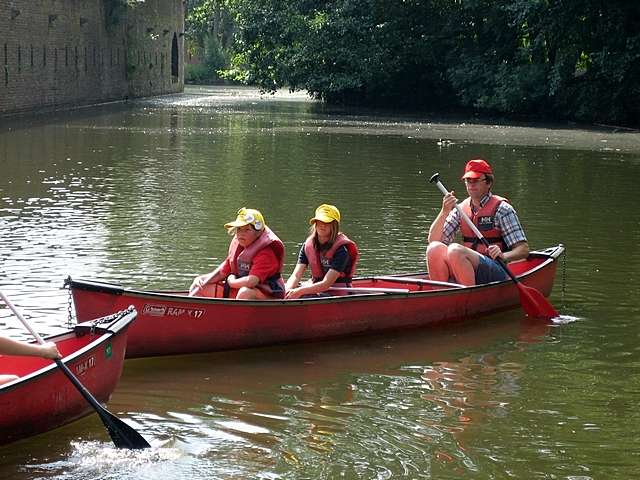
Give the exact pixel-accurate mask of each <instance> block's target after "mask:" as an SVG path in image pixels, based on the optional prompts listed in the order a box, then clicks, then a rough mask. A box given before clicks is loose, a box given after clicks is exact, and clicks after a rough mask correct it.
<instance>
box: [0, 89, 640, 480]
mask: <svg viewBox="0 0 640 480" xmlns="http://www.w3.org/2000/svg"><path fill="white" fill-rule="evenodd" d="M473 157H483V158H486V159H488V160H489V161H490V162H491V164H492V165H493V167H494V171H495V173H496V177H497V182H496V185H495V191H496V192H497V193H499V194H501V195H504V196H506V197H508V198H509V199H510V201H511V202H512V203H513V204H514V205H515V206H516V208H517V210H518V212H519V214H520V218H521V220H522V222H523V224H524V226H525V229H526V232H527V236H528V238H529V243H530V245H531V247H532V248H544V247H547V246H551V245H555V244H557V243H563V244H565V246H566V247H567V255H566V259H565V260H566V261H563V262H562V263H561V265H560V268H559V271H558V277H557V281H556V287H555V289H554V293H553V295H552V297H551V301H552V302H553V303H554V305H555V306H556V307H557V308H559V309H560V310H561V311H562V313H563V314H565V315H567V316H571V317H574V318H575V321H571V322H567V323H564V324H560V325H541V324H539V323H536V322H531V321H528V320H527V319H525V318H524V316H523V314H522V312H520V311H514V312H511V313H508V314H503V315H497V316H494V317H488V318H485V319H482V320H481V321H480V322H470V323H465V324H462V325H456V326H452V327H450V328H442V329H437V330H419V331H413V332H404V333H397V334H386V335H383V336H373V337H371V336H369V337H358V338H355V339H348V340H342V341H335V342H322V343H312V344H303V345H293V346H286V347H272V348H266V349H255V350H247V351H239V352H227V353H217V354H207V355H194V356H182V357H171V358H161V359H145V360H135V361H127V362H126V364H125V369H124V373H123V378H122V380H121V382H120V384H119V386H118V389H117V390H116V392H115V394H114V396H113V398H112V400H111V401H110V402H109V405H108V406H109V409H110V411H112V412H114V413H116V414H117V415H118V416H119V417H120V418H122V419H124V420H126V421H127V422H129V423H130V424H132V425H133V426H134V427H135V428H136V429H137V430H138V431H139V432H140V433H141V434H142V435H144V436H145V438H147V439H148V440H149V441H150V442H151V443H152V444H153V445H154V447H155V448H154V449H153V451H146V452H138V453H123V452H121V451H115V450H113V449H112V448H111V444H110V442H109V438H108V435H107V434H106V433H105V431H104V428H103V427H102V424H101V423H100V421H99V419H98V418H97V417H96V416H95V415H93V416H90V417H87V418H85V419H83V420H81V421H78V422H75V423H73V424H71V425H69V426H67V427H64V428H62V429H58V430H56V431H53V432H49V433H47V434H44V435H41V436H38V437H35V438H31V439H27V440H24V441H21V442H18V443H15V444H12V445H8V446H5V447H2V448H0V477H2V478H17V479H32V478H59V479H66V478H68V479H72V478H73V479H95V478H105V479H107V478H108V479H117V480H122V479H140V478H149V479H151V478H158V477H159V476H161V475H162V476H166V477H169V478H191V479H209V478H224V479H228V478H238V479H240V478H243V479H244V478H264V479H277V478H287V479H304V478H309V479H317V478H326V479H333V478H353V479H356V478H357V479H361V478H364V479H374V478H375V479H384V478H433V479H457V478H474V479H501V478H526V479H529V478H544V479H551V478H557V479H580V480H583V479H600V478H607V479H617V478H619V479H628V478H634V476H635V475H636V471H638V470H639V469H640V436H638V434H637V425H639V424H640V415H639V414H638V412H637V408H636V403H637V398H638V395H639V394H640V347H639V345H640V343H639V342H638V340H639V337H640V328H639V327H638V322H639V321H640V309H639V308H638V307H637V303H636V302H637V298H638V297H639V296H640V287H639V286H638V284H639V282H640V253H639V252H638V248H637V247H638V245H639V244H640V216H639V215H638V213H637V212H638V207H639V206H640V205H639V204H638V201H637V199H636V197H635V196H634V194H635V189H634V187H635V184H636V183H637V180H636V179H637V178H638V176H639V174H640V134H638V133H636V132H630V131H624V132H610V131H594V130H584V129H578V128H565V127H562V128H561V127H558V126H538V127H532V128H529V127H527V126H506V125H493V124H490V125H489V124H487V125H483V124H474V123H472V122H469V121H468V120H467V121H461V120H455V119H448V120H445V121H443V120H435V119H430V118H426V117H423V118H418V117H407V116H404V117H403V116H399V115H396V116H394V115H393V114H391V113H389V112H386V113H380V112H364V111H339V110H330V109H327V108H324V107H322V106H321V105H318V104H315V103H313V102H310V101H308V100H307V99H305V98H304V97H302V96H299V95H293V96H287V95H279V96H276V97H260V96H259V95H258V94H257V93H256V92H253V91H251V90H249V89H237V88H200V89H190V90H188V91H187V92H186V93H185V94H183V95H176V96H170V97H163V98H159V99H150V100H140V101H136V102H133V103H129V104H126V105H110V106H103V107H96V108H90V109H82V110H77V111H73V112H66V113H59V114H55V115H49V116H46V117H33V118H21V119H18V118H13V119H3V120H2V124H1V125H0V231H1V232H2V236H1V241H0V262H1V263H0V287H1V288H2V290H3V292H4V293H5V294H6V295H7V296H8V297H9V298H11V299H12V300H13V302H14V303H15V304H16V305H17V306H18V307H19V308H20V309H21V310H22V311H23V312H24V313H25V315H26V316H27V317H28V318H30V319H31V320H32V321H33V322H34V324H36V325H37V328H38V329H39V330H40V331H41V332H42V333H53V332H55V331H58V330H59V329H60V327H61V326H64V325H65V324H66V322H67V317H68V313H67V300H68V298H67V292H66V291H64V290H61V289H60V287H61V286H62V282H63V279H64V278H65V277H66V276H67V275H72V276H73V277H84V278H96V279H103V280H109V281H116V282H121V283H123V284H126V285H129V286H134V287H140V288H171V289H173V288H178V287H179V288H186V287H187V286H188V285H189V283H190V281H191V279H192V278H193V276H194V275H195V274H197V273H203V272H206V271H210V269H212V268H213V267H214V266H215V265H216V264H217V263H218V262H219V261H220V260H221V259H222V258H223V257H224V256H225V254H226V250H227V246H228V242H229V237H228V236H227V235H226V232H225V231H224V229H223V228H222V225H223V224H224V223H225V222H227V221H229V220H231V219H233V218H234V216H235V212H236V211H237V210H238V208H240V207H242V206H248V207H253V208H258V209H260V210H261V211H262V212H263V213H264V215H265V217H266V221H267V223H268V224H269V226H270V227H271V228H272V229H273V230H274V231H276V232H277V233H278V234H279V236H280V237H281V238H282V239H283V240H284V242H285V245H286V247H287V267H286V268H287V272H290V271H291V270H292V269H293V265H294V264H295V260H296V255H297V251H298V248H299V244H300V242H302V241H303V240H304V238H305V234H306V230H307V228H308V224H307V220H308V218H309V217H310V216H311V215H312V213H313V210H314V209H315V207H316V206H317V205H318V204H320V203H325V202H326V203H332V204H335V205H337V206H338V207H339V208H340V210H341V213H342V217H343V229H344V230H345V232H346V233H347V234H348V235H349V236H350V237H352V238H354V239H355V240H356V241H357V242H358V244H359V246H360V249H361V253H362V259H361V262H360V264H359V273H361V274H378V273H385V274H386V273H396V272H406V271H417V270H423V269H424V268H425V266H424V250H425V247H426V232H427V229H428V227H429V224H430V222H431V221H432V219H433V218H434V217H435V215H436V214H437V211H438V209H439V207H440V200H441V195H440V193H439V192H438V191H437V190H436V189H435V188H434V187H433V186H432V185H429V184H428V182H427V181H428V178H429V177H430V176H431V174H432V173H435V172H440V173H441V176H442V180H443V182H444V183H445V185H446V186H448V187H449V188H451V189H456V190H457V191H458V193H459V196H460V197H462V195H463V192H464V188H463V185H462V184H461V182H460V181H459V177H460V175H461V171H462V168H463V166H464V163H465V162H466V160H468V159H469V158H473ZM0 328H2V330H3V333H4V334H6V335H10V336H13V337H15V338H23V339H26V338H28V336H27V335H26V334H25V333H24V332H23V331H22V329H21V327H20V324H19V322H17V320H15V319H13V318H12V317H11V314H10V312H9V310H8V309H6V308H0ZM1 414H2V413H1V411H0V415H1Z"/></svg>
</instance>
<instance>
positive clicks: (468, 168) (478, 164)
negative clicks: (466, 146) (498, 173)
mask: <svg viewBox="0 0 640 480" xmlns="http://www.w3.org/2000/svg"><path fill="white" fill-rule="evenodd" d="M483 173H488V174H489V175H493V170H491V165H489V164H488V163H487V162H486V160H482V159H481V158H477V159H475V160H469V161H468V162H467V164H466V165H465V167H464V175H462V180H464V179H465V178H480V177H481V176H482V174H483Z"/></svg>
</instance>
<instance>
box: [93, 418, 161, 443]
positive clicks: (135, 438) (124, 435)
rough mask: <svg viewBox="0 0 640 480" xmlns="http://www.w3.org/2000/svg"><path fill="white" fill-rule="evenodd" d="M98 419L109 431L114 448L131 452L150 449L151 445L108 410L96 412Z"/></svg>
mask: <svg viewBox="0 0 640 480" xmlns="http://www.w3.org/2000/svg"><path fill="white" fill-rule="evenodd" d="M98 414H99V415H100V419H101V420H102V423H104V426H105V427H107V430H108V431H109V436H110V437H111V440H113V443H114V445H115V446H116V448H129V449H132V450H141V449H143V448H150V447H151V445H149V443H148V442H147V441H146V440H145V439H144V438H143V437H142V435H140V434H139V433H138V432H136V431H135V430H134V429H133V428H132V427H130V426H129V425H127V424H126V423H124V422H123V421H122V420H120V419H119V418H118V417H116V416H115V415H113V414H112V413H111V412H109V410H106V409H104V408H103V409H102V410H99V411H98Z"/></svg>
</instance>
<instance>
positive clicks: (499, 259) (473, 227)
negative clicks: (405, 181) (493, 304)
mask: <svg viewBox="0 0 640 480" xmlns="http://www.w3.org/2000/svg"><path fill="white" fill-rule="evenodd" d="M436 175H437V174H436ZM434 177H435V178H434ZM434 177H431V178H432V181H433V183H435V184H436V186H437V187H438V189H440V191H441V192H442V194H443V195H448V194H449V191H448V190H447V189H446V188H445V186H444V185H443V184H442V182H441V181H440V180H439V179H438V177H437V176H435V175H434ZM456 210H457V211H458V213H459V214H460V217H462V219H463V220H464V221H465V223H466V224H467V225H468V226H469V228H471V230H473V233H475V235H476V237H478V239H479V240H480V241H481V242H482V244H483V245H484V246H485V247H487V248H489V242H488V241H487V239H486V238H484V235H482V233H481V232H480V230H478V227H476V225H475V224H474V223H473V222H472V221H471V219H470V218H469V216H468V215H467V214H466V213H464V210H462V208H460V205H458V204H457V203H456ZM494 260H496V261H497V262H498V263H499V264H500V266H501V267H502V269H503V270H504V271H505V272H506V274H507V275H509V277H511V280H513V281H514V282H516V283H517V282H518V279H517V278H516V277H515V275H514V274H513V273H512V272H511V270H509V268H508V267H507V264H506V262H505V261H504V258H502V257H496V258H495V259H494Z"/></svg>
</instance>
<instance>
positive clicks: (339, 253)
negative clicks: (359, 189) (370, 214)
mask: <svg viewBox="0 0 640 480" xmlns="http://www.w3.org/2000/svg"><path fill="white" fill-rule="evenodd" d="M309 224H310V225H311V228H310V229H309V237H308V238H307V239H306V241H305V242H304V244H303V245H302V247H301V248H300V253H299V254H298V263H297V264H296V266H295V268H294V270H293V273H292V274H291V276H290V277H289V280H287V284H286V290H287V293H286V295H285V298H287V299H295V298H300V297H302V296H303V295H314V294H316V295H317V294H319V293H322V292H326V291H327V290H329V289H330V288H331V287H332V286H333V285H334V284H336V283H338V284H341V285H342V286H349V285H350V284H351V279H352V278H353V275H354V273H355V270H356V264H357V263H358V257H359V253H358V247H357V245H356V244H355V243H354V242H353V241H352V240H350V239H349V238H348V237H347V236H346V235H345V234H344V233H342V232H341V231H340V211H339V210H338V209H337V208H336V207H335V206H333V205H327V204H322V205H320V206H319V207H318V208H317V209H316V212H315V215H314V216H313V218H311V219H310V220H309ZM307 267H310V268H311V280H310V281H307V282H304V283H303V284H302V285H300V280H301V279H302V275H303V274H304V272H305V270H306V269H307Z"/></svg>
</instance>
